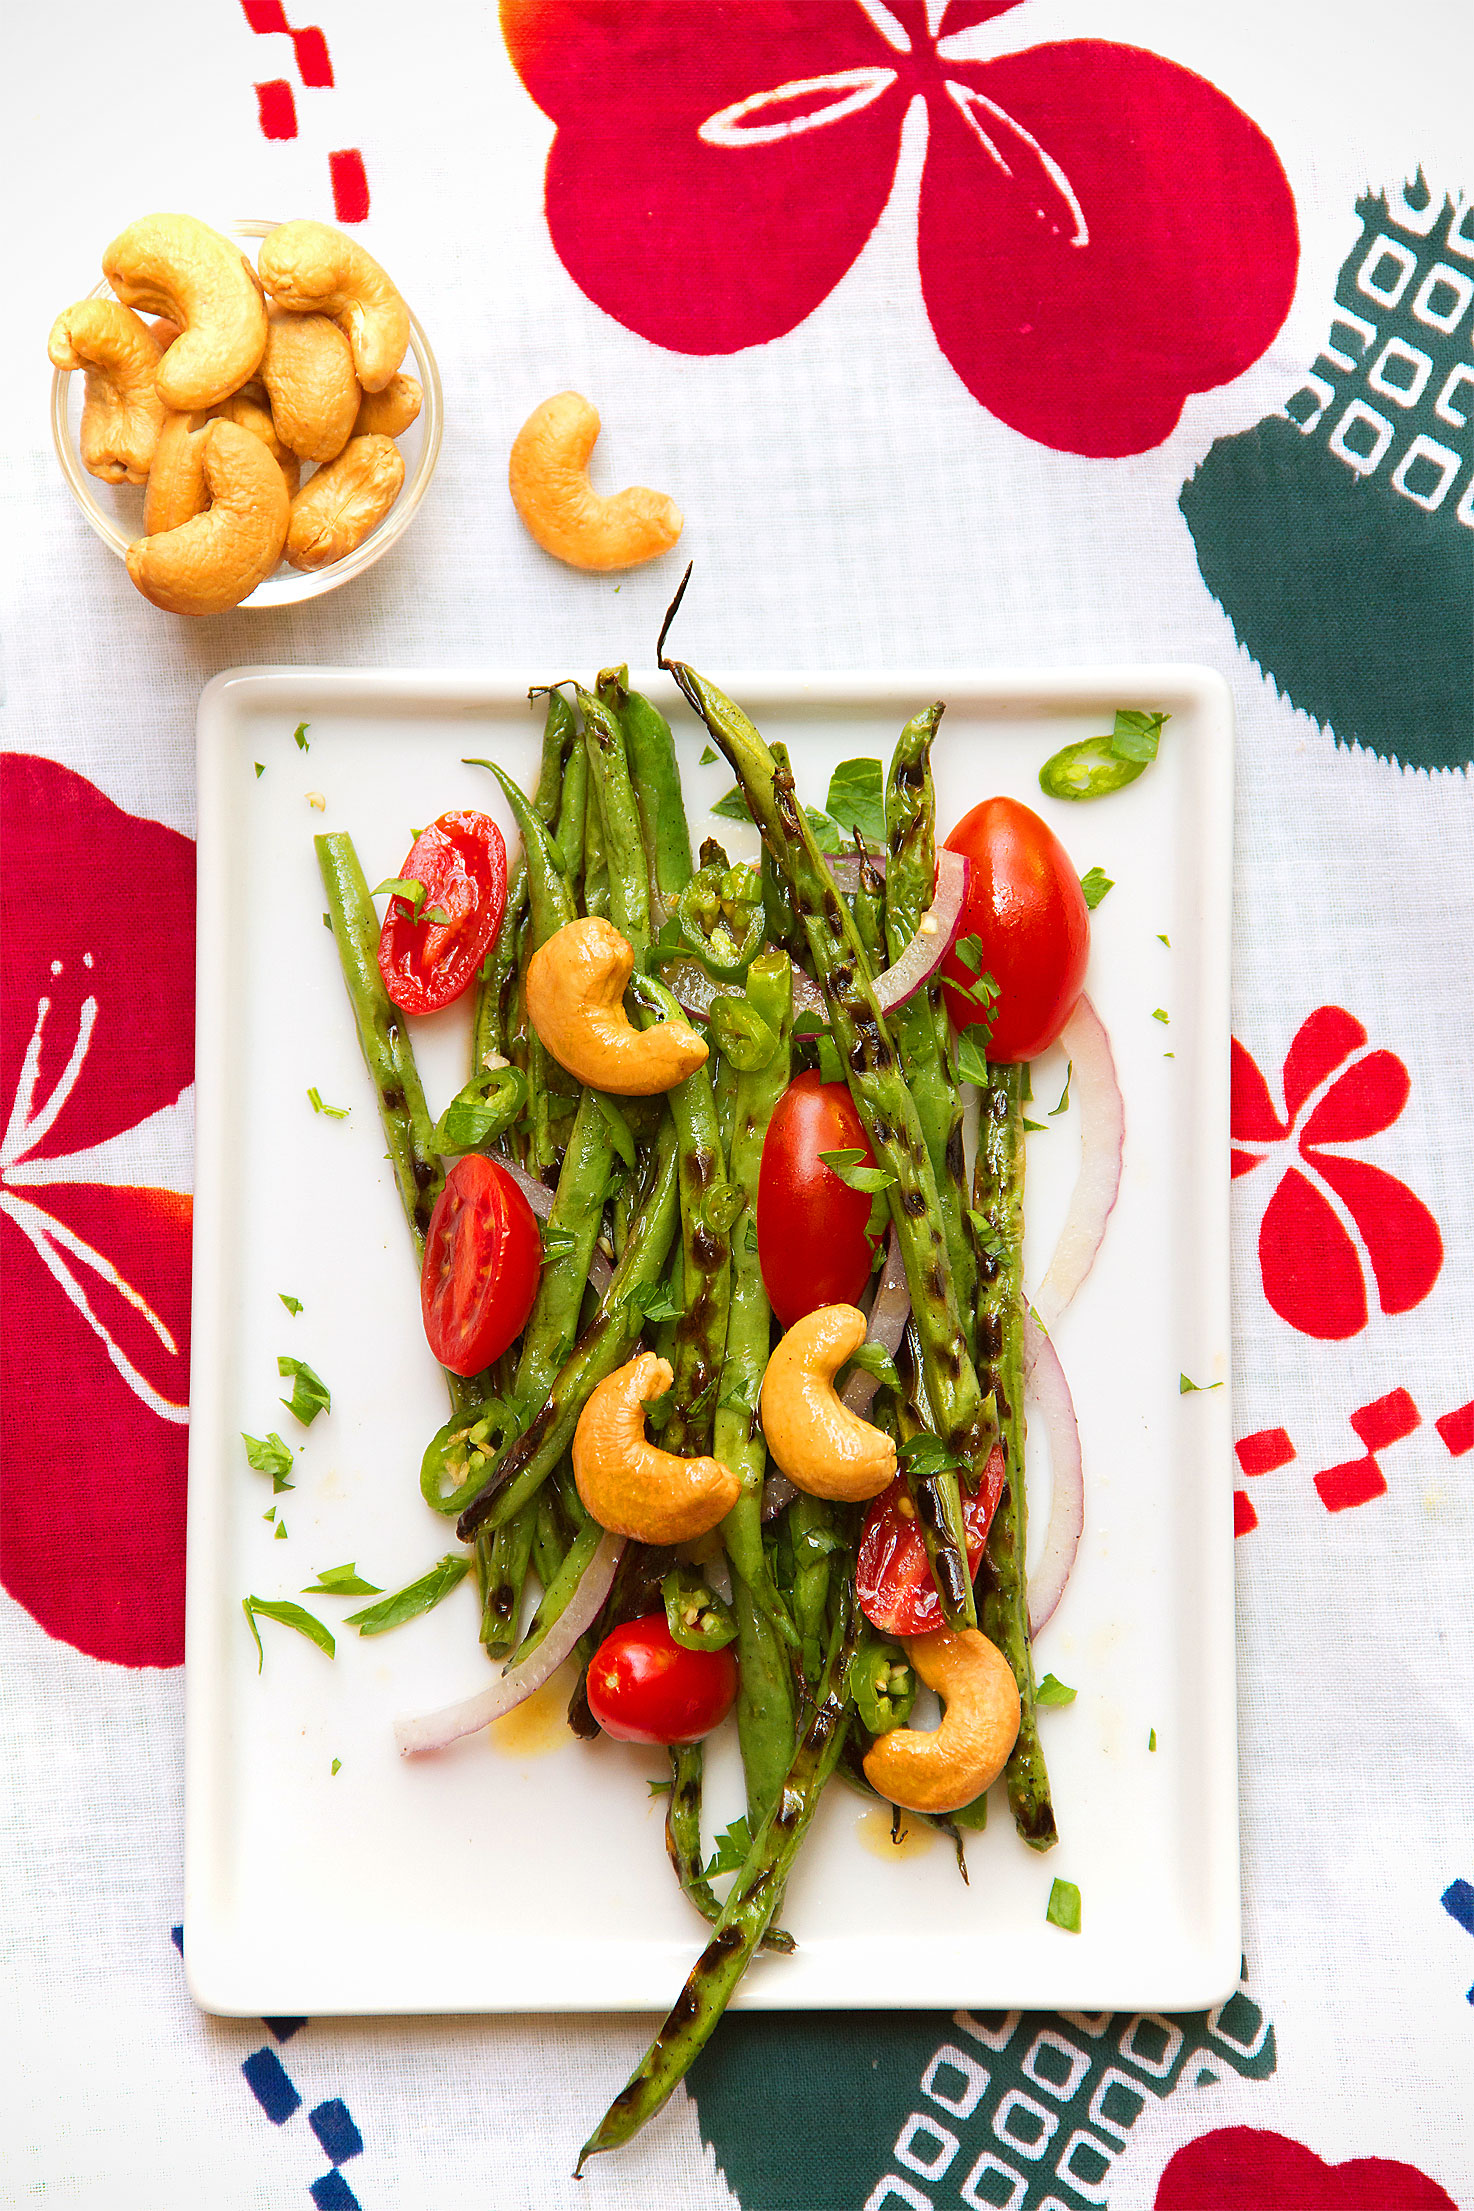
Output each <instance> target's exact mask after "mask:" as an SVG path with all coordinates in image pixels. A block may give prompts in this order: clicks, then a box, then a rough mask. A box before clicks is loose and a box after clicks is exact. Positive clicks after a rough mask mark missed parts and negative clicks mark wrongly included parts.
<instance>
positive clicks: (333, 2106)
mask: <svg viewBox="0 0 1474 2211" xmlns="http://www.w3.org/2000/svg"><path fill="white" fill-rule="evenodd" d="M307 2123H308V2125H309V2126H310V2127H311V2129H312V2131H313V2133H314V2134H315V2135H316V2136H317V2139H318V2140H319V2142H321V2144H322V2146H323V2148H324V2150H325V2151H326V2152H327V2154H328V2156H329V2157H330V2158H331V2159H332V2161H333V2163H334V2164H335V2165H342V2164H344V2163H346V2161H347V2160H348V2159H349V2158H350V2157H357V2155H358V2153H359V2151H360V2150H361V2149H362V2148H363V2136H362V2135H361V2134H360V2133H359V2131H358V2128H357V2127H356V2126H355V2125H354V2123H353V2116H352V2113H351V2112H350V2111H349V2109H348V2106H347V2104H345V2103H344V2102H343V2101H342V2099H341V2098H340V2097H337V2096H334V2097H333V2099H332V2101H331V2103H325V2104H319V2105H318V2106H317V2108H316V2110H315V2111H309V2112H308V2114H307Z"/></svg>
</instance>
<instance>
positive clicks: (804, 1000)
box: [793, 967, 829, 1022]
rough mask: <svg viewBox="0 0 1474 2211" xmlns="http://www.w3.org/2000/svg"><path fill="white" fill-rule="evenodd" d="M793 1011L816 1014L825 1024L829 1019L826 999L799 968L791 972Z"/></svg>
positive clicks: (815, 984) (814, 983) (816, 985)
mask: <svg viewBox="0 0 1474 2211" xmlns="http://www.w3.org/2000/svg"><path fill="white" fill-rule="evenodd" d="M793 1010H794V1012H795V1013H817V1014H818V1015H819V1016H820V1018H821V1019H822V1020H823V1021H825V1022H827V1021H828V1019H829V1001H828V999H827V998H826V997H825V995H824V993H823V991H822V990H821V989H820V988H819V985H818V984H817V983H816V982H815V981H814V980H813V979H812V977H810V976H808V975H806V974H805V973H804V971H803V969H802V968H801V967H796V968H795V969H794V971H793Z"/></svg>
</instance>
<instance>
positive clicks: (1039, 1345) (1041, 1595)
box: [1024, 1310, 1085, 1641]
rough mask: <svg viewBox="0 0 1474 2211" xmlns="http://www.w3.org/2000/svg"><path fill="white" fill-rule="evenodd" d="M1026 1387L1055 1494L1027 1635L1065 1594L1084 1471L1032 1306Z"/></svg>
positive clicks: (1064, 1396)
mask: <svg viewBox="0 0 1474 2211" xmlns="http://www.w3.org/2000/svg"><path fill="white" fill-rule="evenodd" d="M1024 1392H1025V1395H1026V1396H1027V1397H1029V1398H1031V1399H1032V1400H1033V1402H1034V1403H1035V1404H1036V1405H1037V1406H1038V1408H1039V1414H1040V1417H1041V1419H1042V1420H1043V1422H1044V1427H1045V1431H1046V1433H1047V1434H1048V1437H1049V1456H1050V1459H1051V1462H1052V1464H1053V1468H1054V1495H1053V1496H1052V1497H1051V1498H1050V1500H1049V1525H1048V1527H1047V1528H1046V1529H1045V1531H1044V1552H1043V1556H1042V1557H1041V1558H1040V1561H1039V1564H1038V1565H1037V1567H1036V1568H1035V1569H1034V1572H1033V1573H1032V1574H1031V1575H1030V1576H1029V1639H1030V1641H1032V1640H1033V1638H1034V1637H1035V1636H1036V1635H1038V1633H1039V1631H1040V1629H1041V1628H1043V1627H1045V1626H1047V1624H1048V1622H1049V1621H1050V1620H1051V1619H1053V1617H1054V1613H1055V1609H1056V1607H1057V1606H1058V1604H1059V1601H1060V1598H1061V1597H1062V1596H1063V1595H1064V1593H1065V1585H1066V1583H1067V1582H1068V1581H1069V1578H1070V1574H1071V1571H1072V1570H1073V1568H1074V1564H1075V1554H1076V1552H1077V1551H1078V1550H1079V1548H1080V1531H1081V1530H1082V1528H1083V1527H1084V1525H1085V1471H1084V1466H1083V1463H1082V1461H1081V1457H1080V1424H1079V1422H1078V1420H1077V1419H1076V1417H1075V1401H1074V1399H1073V1397H1071V1395H1070V1385H1069V1383H1068V1382H1067V1381H1066V1379H1065V1370H1064V1368H1063V1367H1062V1366H1061V1365H1060V1363H1059V1353H1058V1352H1057V1351H1056V1350H1055V1348H1054V1345H1053V1343H1052V1342H1051V1341H1050V1339H1049V1337H1048V1336H1047V1335H1046V1334H1045V1332H1044V1330H1043V1329H1042V1328H1041V1327H1040V1325H1039V1322H1038V1320H1037V1318H1036V1317H1035V1315H1034V1313H1033V1312H1032V1310H1031V1311H1030V1312H1028V1313H1026V1314H1025V1316H1024Z"/></svg>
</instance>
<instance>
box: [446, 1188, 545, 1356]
mask: <svg viewBox="0 0 1474 2211" xmlns="http://www.w3.org/2000/svg"><path fill="white" fill-rule="evenodd" d="M542 1263H543V1246H542V1236H541V1234H540V1233H539V1230H538V1225H537V1222H536V1220H535V1219H534V1217H533V1211H532V1207H531V1206H530V1205H529V1204H528V1202H527V1200H526V1198H524V1197H523V1195H522V1192H521V1191H520V1190H519V1189H518V1187H517V1185H516V1183H515V1182H514V1181H513V1180H512V1178H511V1176H510V1175H509V1174H508V1173H507V1171H506V1169H505V1168H504V1167H499V1166H498V1165H497V1163H496V1161H495V1160H494V1159H483V1158H482V1157H481V1155H480V1153H479V1152H468V1153H467V1154H466V1157H465V1158H464V1159H458V1160H457V1161H456V1163H455V1165H454V1166H453V1167H452V1168H451V1170H450V1173H449V1174H448V1175H447V1176H446V1178H445V1188H444V1189H443V1190H442V1191H441V1193H440V1195H439V1197H438V1198H437V1199H436V1201H435V1210H434V1212H433V1213H432V1214H431V1215H430V1230H429V1234H428V1235H427V1236H426V1238H425V1264H424V1269H423V1271H422V1273H421V1275H420V1310H421V1312H422V1313H423V1314H424V1316H425V1334H426V1336H427V1337H428V1338H429V1340H430V1349H431V1350H432V1351H433V1352H434V1354H435V1356H436V1358H437V1359H438V1360H439V1361H440V1364H441V1365H442V1366H443V1367H449V1368H450V1371H451V1373H452V1374H479V1373H480V1372H481V1369H482V1368H483V1367H486V1366H490V1364H491V1362H492V1360H493V1359H496V1358H499V1357H500V1356H501V1354H502V1352H504V1351H505V1350H506V1348H507V1346H508V1344H509V1343H511V1342H513V1341H514V1340H515V1338H516V1337H518V1336H520V1335H521V1333H522V1330H523V1329H524V1328H525V1326H526V1325H527V1316H528V1314H529V1313H530V1312H531V1311H532V1301H533V1299H534V1297H535V1296H536V1295H537V1283H538V1276H539V1274H540V1273H541V1271H542Z"/></svg>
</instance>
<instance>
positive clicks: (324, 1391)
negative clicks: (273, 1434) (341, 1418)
mask: <svg viewBox="0 0 1474 2211" xmlns="http://www.w3.org/2000/svg"><path fill="white" fill-rule="evenodd" d="M276 1371H277V1373H278V1374H290V1375H291V1377H292V1394H291V1396H290V1397H284V1398H283V1399H282V1400H281V1402H282V1404H283V1405H285V1406H286V1408H287V1411H288V1412H289V1413H290V1414H291V1415H292V1418H293V1419H294V1420H300V1421H301V1423H302V1425H303V1427H304V1428H310V1427H311V1426H312V1423H313V1422H314V1420H316V1418H317V1416H318V1414H319V1413H330V1412H331V1411H332V1409H333V1400H332V1397H331V1396H330V1394H329V1391H328V1386H327V1383H326V1382H324V1380H323V1379H322V1376H321V1375H320V1374H314V1373H313V1371H312V1369H311V1367H310V1366H308V1364H307V1362H306V1361H305V1359H278V1360H277V1362H276Z"/></svg>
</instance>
